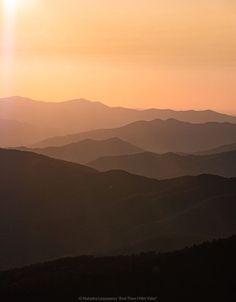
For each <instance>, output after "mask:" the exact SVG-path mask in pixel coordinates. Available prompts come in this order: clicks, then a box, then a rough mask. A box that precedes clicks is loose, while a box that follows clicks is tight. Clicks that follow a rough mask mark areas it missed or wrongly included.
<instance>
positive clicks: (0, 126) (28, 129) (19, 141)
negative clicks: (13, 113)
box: [0, 119, 54, 147]
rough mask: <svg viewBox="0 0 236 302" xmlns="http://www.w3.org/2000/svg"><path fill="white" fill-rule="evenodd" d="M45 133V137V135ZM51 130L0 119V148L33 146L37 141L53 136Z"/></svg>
mask: <svg viewBox="0 0 236 302" xmlns="http://www.w3.org/2000/svg"><path fill="white" fill-rule="evenodd" d="M45 133H47V135H45ZM53 133H54V131H53V130H52V129H43V128H42V127H37V126H33V125H30V124H26V123H22V122H18V121H13V120H3V119H0V146H1V147H16V146H21V145H27V144H34V143H36V142H38V140H39V139H40V138H41V139H45V137H47V136H48V137H49V136H51V135H53Z"/></svg>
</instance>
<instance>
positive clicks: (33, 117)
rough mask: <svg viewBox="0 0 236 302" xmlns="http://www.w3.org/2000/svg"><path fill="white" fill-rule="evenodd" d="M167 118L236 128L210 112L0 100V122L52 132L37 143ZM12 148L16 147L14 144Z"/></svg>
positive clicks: (233, 120)
mask: <svg viewBox="0 0 236 302" xmlns="http://www.w3.org/2000/svg"><path fill="white" fill-rule="evenodd" d="M170 118H175V119H178V120H181V121H185V122H193V123H205V122H230V123H235V124H236V117H235V116H230V115H226V114H222V113H218V112H214V111H211V110H206V111H193V110H190V111H174V110H162V109H147V110H136V109H129V108H122V107H109V106H106V105H104V104H102V103H100V102H91V101H88V100H84V99H78V100H71V101H65V102H40V101H34V100H31V99H28V98H23V97H17V96H16V97H10V98H3V99H0V119H5V120H15V121H19V122H22V123H26V124H31V125H34V126H35V127H38V128H41V127H42V128H44V129H51V128H53V132H51V131H48V132H47V131H45V132H44V137H43V138H41V136H40V137H38V141H39V140H41V139H44V138H47V137H49V136H58V135H60V136H61V135H67V134H71V133H78V132H84V131H90V130H95V129H102V128H115V127H120V126H123V125H125V124H129V123H131V122H135V121H139V120H147V121H150V120H153V119H163V120H166V119H170ZM13 145H17V142H14V144H13Z"/></svg>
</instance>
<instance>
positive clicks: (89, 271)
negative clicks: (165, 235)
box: [0, 236, 236, 302]
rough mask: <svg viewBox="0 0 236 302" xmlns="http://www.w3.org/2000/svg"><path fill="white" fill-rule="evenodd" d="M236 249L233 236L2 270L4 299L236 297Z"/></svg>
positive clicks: (0, 284)
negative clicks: (162, 250) (163, 250)
mask: <svg viewBox="0 0 236 302" xmlns="http://www.w3.org/2000/svg"><path fill="white" fill-rule="evenodd" d="M235 254H236V236H233V237H231V238H228V239H223V240H217V241H214V242H210V243H209V242H208V243H204V244H202V245H199V246H194V247H192V248H189V249H185V250H181V251H178V252H173V253H169V254H159V255H157V254H154V253H148V254H141V255H132V256H123V257H99V258H96V257H92V256H89V257H84V256H83V257H77V258H65V259H59V260H56V261H53V262H47V263H42V264H38V265H33V266H29V267H25V268H22V269H17V270H12V271H6V272H0V280H1V282H0V299H1V300H3V301H19V300H20V301H42V300H43V301H47V302H49V301H69V302H70V301H76V300H78V299H79V300H85V299H83V298H82V297H91V299H92V297H114V296H117V297H124V298H123V300H125V297H129V298H128V299H129V300H130V301H131V297H133V301H135V300H137V299H135V297H137V296H138V297H146V296H148V297H153V299H152V300H153V301H155V300H156V299H157V301H158V300H159V301H166V302H172V301H186V302H189V301H217V302H221V301H235V300H236V292H235V270H236V262H235ZM91 299H90V300H91ZM94 299H95V298H94ZM140 299H141V298H139V300H140ZM144 299H145V298H143V301H145V300H144ZM104 300H105V299H104ZM120 300H121V298H120ZM149 300H150V301H151V299H150V298H149ZM126 301H127V298H126Z"/></svg>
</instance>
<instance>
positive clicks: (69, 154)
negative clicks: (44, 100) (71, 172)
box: [21, 138, 143, 164]
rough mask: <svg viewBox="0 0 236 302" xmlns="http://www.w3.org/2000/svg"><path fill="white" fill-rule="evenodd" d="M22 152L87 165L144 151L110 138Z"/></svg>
mask: <svg viewBox="0 0 236 302" xmlns="http://www.w3.org/2000/svg"><path fill="white" fill-rule="evenodd" d="M21 150H28V151H32V152H35V153H39V154H44V155H47V156H50V157H53V158H57V159H62V160H67V161H71V162H75V163H81V164H85V163H87V162H89V161H92V160H95V159H97V158H99V157H102V156H113V155H114V156H115V155H123V154H135V153H139V152H142V151H143V150H142V149H141V148H138V147H136V146H134V145H131V144H129V143H127V142H125V141H122V140H121V139H119V138H110V139H107V140H101V141H98V140H92V139H86V140H84V141H80V142H78V143H72V144H68V145H65V146H61V147H48V148H41V149H36V148H35V149H27V148H21Z"/></svg>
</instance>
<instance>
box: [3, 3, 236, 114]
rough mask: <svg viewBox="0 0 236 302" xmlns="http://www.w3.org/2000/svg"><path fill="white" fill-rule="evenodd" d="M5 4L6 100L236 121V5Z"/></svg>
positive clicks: (4, 60)
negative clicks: (73, 102) (197, 112)
mask: <svg viewBox="0 0 236 302" xmlns="http://www.w3.org/2000/svg"><path fill="white" fill-rule="evenodd" d="M1 2H2V3H3V4H4V5H1V6H0V10H1V11H0V43H1V58H0V70H1V77H2V76H3V75H2V74H3V72H2V70H4V77H5V78H6V74H7V73H8V76H7V77H8V82H9V81H10V82H11V85H10V86H9V87H8V88H7V89H6V86H5V85H4V87H2V85H1V86H0V96H5V95H24V96H29V97H32V98H36V99H44V100H65V99H70V98H79V97H84V98H88V99H94V100H101V101H104V102H106V103H107V104H110V105H126V106H132V107H148V106H153V107H172V108H178V109H185V108H213V109H217V110H221V111H232V112H233V111H234V112H235V113H236V100H235V95H236V88H235V82H236V38H235V37H236V5H235V1H231V0H188V1H187V0H165V1H164V0H145V1H144V0H120V1H110V0H60V1H59V0H28V1H27V0H14V1H13V0H10V1H9V0H0V3H1ZM7 7H8V8H7ZM6 8H7V9H6ZM7 12H8V13H7ZM6 58H8V59H6ZM6 62H8V64H7V65H8V67H6ZM9 65H11V68H9ZM6 69H7V70H6ZM9 70H11V72H9Z"/></svg>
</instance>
